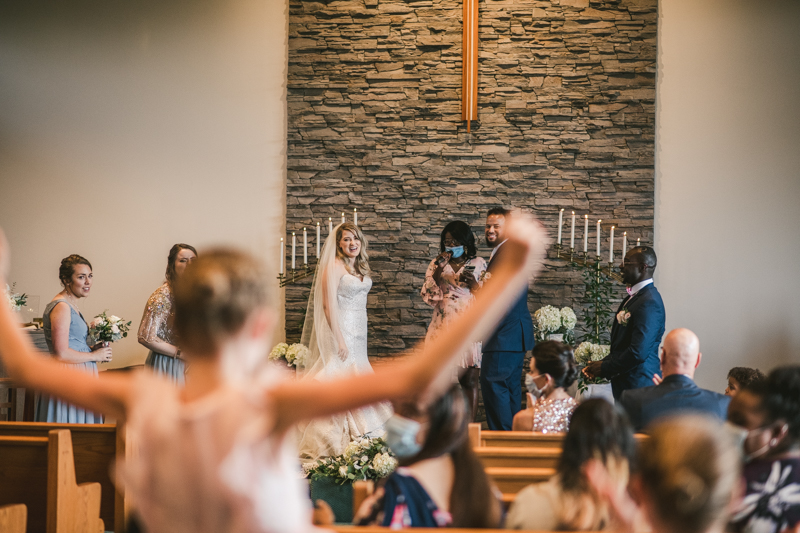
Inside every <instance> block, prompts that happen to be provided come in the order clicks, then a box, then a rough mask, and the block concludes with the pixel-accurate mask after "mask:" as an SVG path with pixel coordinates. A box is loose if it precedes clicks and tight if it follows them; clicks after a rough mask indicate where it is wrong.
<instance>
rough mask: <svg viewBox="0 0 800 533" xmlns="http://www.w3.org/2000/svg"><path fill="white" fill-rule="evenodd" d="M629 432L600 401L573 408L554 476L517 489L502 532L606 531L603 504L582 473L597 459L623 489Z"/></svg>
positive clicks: (630, 452)
mask: <svg viewBox="0 0 800 533" xmlns="http://www.w3.org/2000/svg"><path fill="white" fill-rule="evenodd" d="M634 453H635V442H634V439H633V429H632V428H631V425H630V423H629V422H628V419H627V417H626V416H625V414H624V413H623V412H621V411H620V410H618V409H615V408H614V406H612V405H611V404H610V403H608V402H607V401H605V400H603V399H589V400H586V401H585V402H583V403H582V404H581V405H579V406H578V408H577V409H575V412H574V413H573V415H572V423H571V424H570V428H569V433H567V436H566V437H565V438H564V447H563V451H562V454H561V459H559V462H558V467H557V468H556V475H555V476H553V477H552V478H550V481H546V482H543V483H537V484H535V485H529V486H528V487H525V488H524V489H522V490H521V491H520V492H519V493H518V494H517V497H516V499H515V500H514V503H513V504H512V505H511V508H510V509H509V511H508V516H507V517H506V523H505V526H506V528H507V529H532V530H537V531H600V530H603V529H607V528H609V527H611V524H610V522H609V512H608V508H607V505H606V503H605V502H604V501H601V500H599V499H598V498H597V496H596V494H595V493H594V491H593V490H592V489H591V487H590V486H589V482H588V480H587V479H586V476H585V475H584V472H583V467H584V465H585V464H586V462H587V461H590V460H592V459H600V460H601V461H602V462H603V464H604V465H605V466H606V468H607V469H608V472H609V475H610V477H611V480H612V482H613V483H614V485H615V486H616V487H617V489H618V490H625V488H626V486H627V485H628V472H629V465H630V464H631V462H632V461H633V456H634Z"/></svg>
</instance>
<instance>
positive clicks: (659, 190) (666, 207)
mask: <svg viewBox="0 0 800 533" xmlns="http://www.w3.org/2000/svg"><path fill="white" fill-rule="evenodd" d="M798 28H800V3H798V2H796V1H795V0H781V1H770V2H749V1H744V0H702V1H697V0H661V4H660V20H659V65H658V69H659V71H658V93H657V100H656V101H657V125H658V131H657V137H656V150H657V151H656V226H655V228H656V251H657V253H658V254H659V267H658V271H657V278H656V282H657V284H658V286H659V288H660V289H661V293H662V295H663V297H664V301H665V305H666V309H667V330H669V329H671V328H675V327H679V326H683V327H688V328H691V329H693V330H694V331H696V332H697V333H698V335H699V336H700V340H701V345H702V351H703V353H704V360H703V364H702V367H701V369H700V371H699V374H698V382H699V383H700V384H701V385H703V386H706V387H708V388H712V389H715V390H718V391H721V390H722V389H723V388H724V387H725V376H726V374H727V371H728V370H729V368H730V367H733V366H737V365H746V366H756V367H759V368H761V369H763V370H767V369H769V368H771V367H773V366H775V365H777V364H781V363H784V364H785V363H788V362H794V363H798V362H800V276H799V275H798V274H799V273H800V238H799V237H798V225H799V224H798V217H800V31H798Z"/></svg>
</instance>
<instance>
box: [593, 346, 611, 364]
mask: <svg viewBox="0 0 800 533" xmlns="http://www.w3.org/2000/svg"><path fill="white" fill-rule="evenodd" d="M609 353H611V346H609V345H608V344H592V361H602V360H603V359H605V358H606V356H607V355H608V354H609Z"/></svg>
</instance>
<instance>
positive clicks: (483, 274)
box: [480, 270, 492, 282]
mask: <svg viewBox="0 0 800 533" xmlns="http://www.w3.org/2000/svg"><path fill="white" fill-rule="evenodd" d="M490 279H492V273H491V272H489V271H488V270H484V271H483V272H481V279H480V281H481V282H484V281H487V280H490Z"/></svg>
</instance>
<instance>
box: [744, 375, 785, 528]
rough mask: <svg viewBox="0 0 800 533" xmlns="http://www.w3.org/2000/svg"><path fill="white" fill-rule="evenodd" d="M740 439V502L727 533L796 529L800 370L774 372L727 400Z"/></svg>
mask: <svg viewBox="0 0 800 533" xmlns="http://www.w3.org/2000/svg"><path fill="white" fill-rule="evenodd" d="M728 421H729V422H731V423H733V424H735V425H737V426H739V427H741V428H742V434H743V437H744V452H745V455H746V463H745V466H744V480H745V483H746V489H745V491H746V492H745V497H744V501H742V503H741V505H740V506H739V507H738V508H737V509H736V511H735V512H734V515H733V518H732V519H731V525H730V530H731V531H735V532H739V531H741V532H750V531H758V532H762V531H763V532H764V533H773V532H775V533H780V532H782V531H784V530H786V529H789V528H793V527H798V525H800V366H798V365H793V366H784V367H779V368H776V369H774V370H773V371H772V372H770V373H769V375H768V376H767V377H766V378H765V379H763V380H757V381H754V382H752V383H750V385H748V386H747V387H745V388H743V389H741V390H740V391H739V392H738V393H737V394H736V395H735V396H734V397H733V398H732V399H731V406H730V408H729V409H728Z"/></svg>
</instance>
